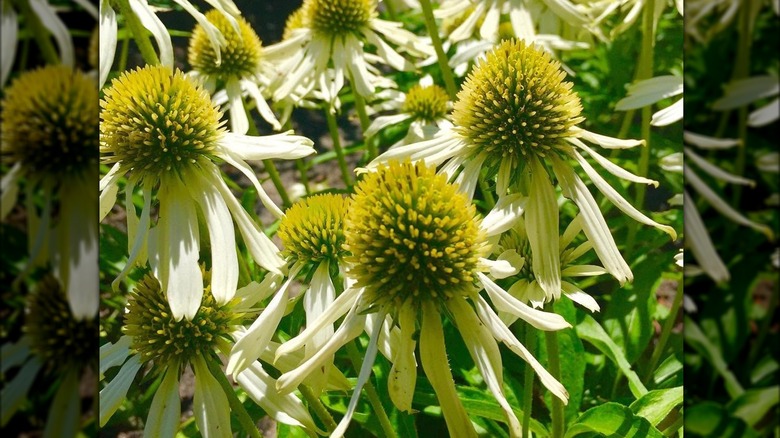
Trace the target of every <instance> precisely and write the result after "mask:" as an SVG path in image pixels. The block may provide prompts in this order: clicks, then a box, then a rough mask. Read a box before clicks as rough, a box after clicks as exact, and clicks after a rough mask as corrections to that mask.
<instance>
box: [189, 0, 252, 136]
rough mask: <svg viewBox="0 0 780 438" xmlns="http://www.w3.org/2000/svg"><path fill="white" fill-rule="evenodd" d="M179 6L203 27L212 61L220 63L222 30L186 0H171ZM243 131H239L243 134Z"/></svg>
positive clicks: (222, 39) (222, 43)
mask: <svg viewBox="0 0 780 438" xmlns="http://www.w3.org/2000/svg"><path fill="white" fill-rule="evenodd" d="M173 1H174V2H176V4H178V5H179V6H181V7H182V8H183V9H184V10H185V11H187V13H188V14H190V15H192V17H193V18H194V19H195V21H197V22H198V24H199V25H200V27H201V28H202V29H203V31H204V32H206V37H207V38H208V39H209V42H210V43H211V47H212V48H213V49H214V55H215V56H214V57H215V59H214V61H215V63H216V64H217V65H220V64H222V50H221V48H222V46H224V45H225V37H224V36H223V35H222V32H220V31H219V29H217V26H214V25H213V24H212V23H211V22H210V21H209V20H208V18H206V16H205V15H203V14H202V13H200V11H198V10H197V9H195V7H193V6H192V4H191V3H190V2H188V1H186V0H173ZM227 17H228V18H229V19H232V22H233V23H236V26H234V28H235V30H236V33H237V34H238V35H239V37H240V35H241V31H240V30H239V29H238V25H237V24H238V23H237V22H236V20H235V18H233V17H231V16H230V15H228V16H227ZM243 133H244V132H241V134H243Z"/></svg>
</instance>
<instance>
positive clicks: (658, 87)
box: [615, 75, 684, 126]
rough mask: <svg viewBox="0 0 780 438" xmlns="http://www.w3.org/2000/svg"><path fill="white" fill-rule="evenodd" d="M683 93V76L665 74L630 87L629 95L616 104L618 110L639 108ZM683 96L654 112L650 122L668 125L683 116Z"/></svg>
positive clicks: (655, 124) (656, 124) (657, 124)
mask: <svg viewBox="0 0 780 438" xmlns="http://www.w3.org/2000/svg"><path fill="white" fill-rule="evenodd" d="M682 93H683V78H682V77H681V76H673V75H665V76H657V77H654V78H650V79H645V80H642V81H639V82H636V83H634V84H631V85H630V86H629V87H628V96H626V97H624V98H623V99H620V100H619V101H618V102H617V104H615V109H616V110H617V111H628V110H632V109H638V108H642V107H646V106H649V105H652V104H654V103H657V102H659V101H661V100H663V99H666V98H669V97H673V96H678V95H680V94H682ZM683 105H684V104H683V98H682V97H681V98H680V99H678V100H677V101H675V102H674V103H673V104H671V105H669V106H667V107H666V108H664V109H662V110H659V111H656V112H655V113H653V117H652V119H651V120H650V124H651V125H653V126H666V125H670V124H672V123H674V122H678V121H680V120H682V118H683Z"/></svg>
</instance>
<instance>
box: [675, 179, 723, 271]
mask: <svg viewBox="0 0 780 438" xmlns="http://www.w3.org/2000/svg"><path fill="white" fill-rule="evenodd" d="M690 199H691V198H690V195H689V194H688V193H687V192H686V193H685V202H683V214H684V215H685V222H684V227H685V244H686V246H687V247H688V248H689V249H690V250H691V252H692V253H693V256H694V257H695V258H696V261H697V262H698V263H699V264H700V265H701V268H702V269H703V270H704V272H706V273H707V275H709V276H710V278H712V279H713V280H715V282H716V283H725V282H727V281H729V279H730V278H731V275H730V274H729V270H728V268H727V267H726V264H725V263H723V260H722V259H721V258H720V256H719V255H718V251H717V250H715V245H713V244H712V239H711V238H710V234H709V233H708V232H707V227H706V226H705V225H704V221H703V220H702V218H701V215H699V210H697V209H696V204H695V203H694V202H692V201H691V200H690Z"/></svg>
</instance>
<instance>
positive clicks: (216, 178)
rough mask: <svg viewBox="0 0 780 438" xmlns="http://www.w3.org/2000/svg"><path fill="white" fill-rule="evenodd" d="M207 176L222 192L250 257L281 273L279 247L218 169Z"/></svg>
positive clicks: (271, 270)
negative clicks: (230, 187) (239, 199)
mask: <svg viewBox="0 0 780 438" xmlns="http://www.w3.org/2000/svg"><path fill="white" fill-rule="evenodd" d="M207 177H208V178H209V179H210V181H211V183H212V184H213V185H214V186H215V187H216V188H217V190H219V191H220V193H221V194H222V199H224V200H225V203H227V206H228V208H229V209H230V212H231V213H232V214H233V220H235V221H236V224H237V225H238V229H239V231H241V236H242V237H243V238H244V243H245V244H246V246H247V249H248V250H249V253H250V254H252V258H254V259H255V263H257V264H258V265H260V266H262V267H263V268H265V269H267V270H268V271H270V272H273V273H275V274H281V273H282V271H281V268H282V266H284V265H285V264H286V262H285V261H284V259H282V258H281V256H280V255H279V248H277V247H276V245H274V243H273V242H272V241H271V239H270V238H268V236H266V235H265V233H263V231H262V230H261V229H260V228H259V227H258V225H257V223H256V222H255V221H253V220H252V219H251V218H250V217H249V214H248V213H247V212H246V211H245V210H244V207H242V206H241V204H240V203H239V202H238V201H237V200H236V198H235V197H234V196H233V193H231V192H230V189H228V187H227V185H225V181H223V180H222V177H221V175H219V169H217V168H216V167H215V168H214V169H212V171H211V174H210V175H207Z"/></svg>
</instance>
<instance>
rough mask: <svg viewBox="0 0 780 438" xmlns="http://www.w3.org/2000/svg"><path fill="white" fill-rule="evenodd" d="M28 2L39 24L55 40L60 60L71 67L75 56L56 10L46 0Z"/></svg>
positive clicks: (68, 34) (68, 35)
mask: <svg viewBox="0 0 780 438" xmlns="http://www.w3.org/2000/svg"><path fill="white" fill-rule="evenodd" d="M29 3H30V8H32V10H33V12H35V15H37V16H38V18H39V19H40V20H41V24H43V26H44V27H45V28H46V29H47V30H48V31H49V32H50V33H51V36H52V37H54V40H55V41H56V42H57V48H58V49H59V50H60V62H61V63H62V64H63V65H67V66H68V67H73V65H74V62H75V60H76V57H75V52H74V50H73V40H72V39H71V37H70V32H68V27H67V26H65V23H63V22H62V20H60V17H58V16H57V12H56V11H55V10H54V8H53V7H52V6H51V5H50V4H49V3H48V2H47V1H46V0H29Z"/></svg>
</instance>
